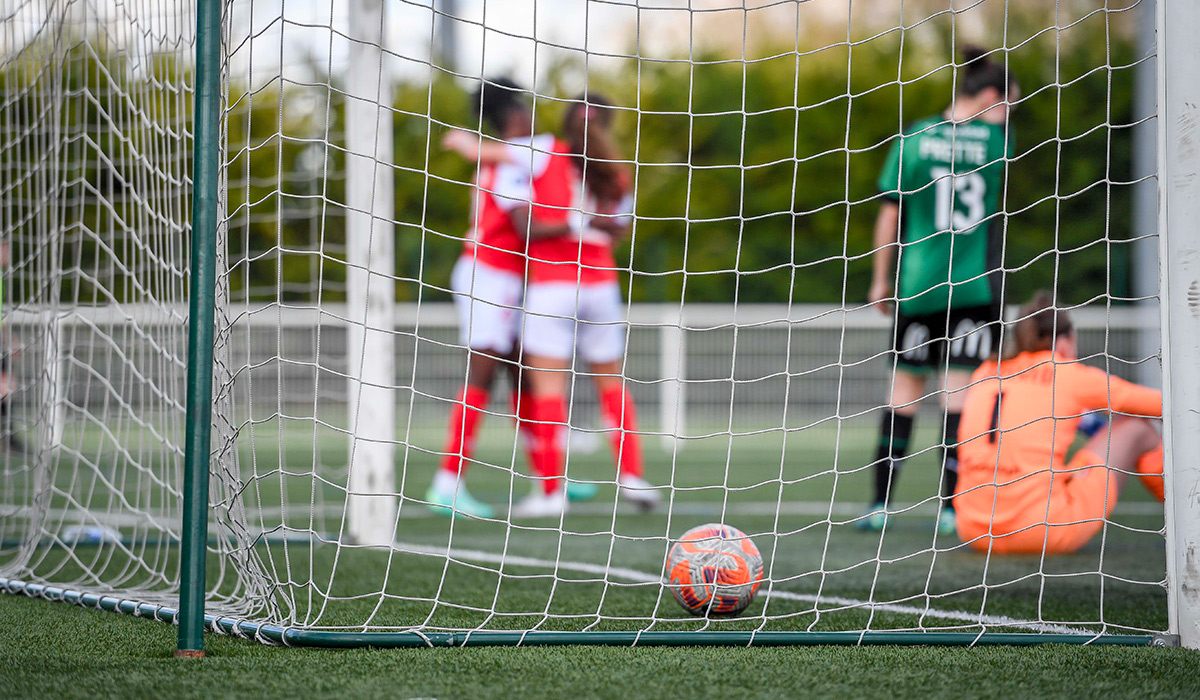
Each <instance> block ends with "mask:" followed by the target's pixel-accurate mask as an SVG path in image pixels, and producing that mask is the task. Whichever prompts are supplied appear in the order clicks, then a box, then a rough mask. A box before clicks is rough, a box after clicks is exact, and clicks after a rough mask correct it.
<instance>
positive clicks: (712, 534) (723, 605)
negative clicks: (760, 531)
mask: <svg viewBox="0 0 1200 700" xmlns="http://www.w3.org/2000/svg"><path fill="white" fill-rule="evenodd" d="M762 566H763V561H762V555H761V554H759V553H758V547H755V546H754V543H753V542H751V541H750V538H749V537H747V536H746V533H744V532H742V531H741V530H739V529H737V528H736V527H730V526H728V525H718V524H713V523H710V524H708V525H701V526H700V527H694V528H692V529H691V530H688V531H687V532H685V533H683V537H681V538H679V541H678V542H676V543H675V546H674V547H671V553H670V554H668V555H667V581H668V583H669V584H670V588H671V593H672V595H674V596H675V600H677V601H679V604H680V605H682V606H683V609H684V610H687V611H688V612H690V613H691V614H693V615H706V616H708V617H733V616H734V615H737V614H738V613H740V612H741V611H743V610H745V609H746V607H747V606H748V605H750V602H751V601H753V600H754V594H755V593H757V592H758V587H759V585H761V584H762Z"/></svg>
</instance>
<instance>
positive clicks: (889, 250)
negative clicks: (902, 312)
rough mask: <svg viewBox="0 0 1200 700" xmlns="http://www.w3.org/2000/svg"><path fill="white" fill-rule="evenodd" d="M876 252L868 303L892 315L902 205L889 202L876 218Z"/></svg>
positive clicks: (872, 265) (873, 258) (886, 202)
mask: <svg viewBox="0 0 1200 700" xmlns="http://www.w3.org/2000/svg"><path fill="white" fill-rule="evenodd" d="M874 240H875V252H874V254H872V256H871V289H870V291H869V292H868V293H867V302H868V303H870V304H878V306H877V307H876V308H878V309H879V311H880V313H883V314H888V313H891V310H892V304H891V302H890V301H889V300H890V299H891V298H892V280H893V279H895V275H896V242H897V241H898V240H900V205H899V204H898V203H897V202H894V201H891V200H887V201H885V202H884V203H883V205H882V206H881V207H879V215H878V216H876V217H875V237H874Z"/></svg>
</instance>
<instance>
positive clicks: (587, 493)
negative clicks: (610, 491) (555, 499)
mask: <svg viewBox="0 0 1200 700" xmlns="http://www.w3.org/2000/svg"><path fill="white" fill-rule="evenodd" d="M599 491H600V489H599V488H598V487H597V486H596V485H595V484H589V483H587V482H583V481H568V482H567V500H568V501H590V500H592V499H593V498H595V497H596V493H597V492H599Z"/></svg>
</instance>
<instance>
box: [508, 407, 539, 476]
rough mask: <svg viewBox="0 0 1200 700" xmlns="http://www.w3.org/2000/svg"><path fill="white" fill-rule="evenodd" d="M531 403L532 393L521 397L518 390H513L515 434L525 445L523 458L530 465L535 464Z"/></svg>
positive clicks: (535, 449) (535, 453)
mask: <svg viewBox="0 0 1200 700" xmlns="http://www.w3.org/2000/svg"><path fill="white" fill-rule="evenodd" d="M533 402H534V398H533V392H526V394H525V395H524V396H522V394H521V392H520V390H519V389H513V391H512V404H511V406H512V414H513V418H514V419H515V420H516V421H517V433H518V434H519V435H520V436H521V442H523V443H524V445H525V458H526V459H527V460H528V464H530V465H533V464H537V439H538V438H537V430H536V429H534V425H533V423H531V422H530V421H532V420H533Z"/></svg>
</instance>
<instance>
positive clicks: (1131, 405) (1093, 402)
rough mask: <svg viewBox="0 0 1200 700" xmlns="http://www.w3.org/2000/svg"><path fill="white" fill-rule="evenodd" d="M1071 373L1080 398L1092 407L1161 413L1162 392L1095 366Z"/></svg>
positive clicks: (1147, 413)
mask: <svg viewBox="0 0 1200 700" xmlns="http://www.w3.org/2000/svg"><path fill="white" fill-rule="evenodd" d="M1080 369H1082V370H1084V371H1082V372H1078V373H1077V375H1078V376H1077V378H1076V375H1072V380H1073V382H1074V383H1075V384H1076V387H1075V389H1076V391H1077V392H1079V394H1080V399H1081V402H1082V403H1083V404H1084V406H1086V407H1087V408H1089V409H1092V410H1109V411H1116V412H1117V413H1127V414H1131V415H1135V416H1150V417H1155V418H1157V417H1161V416H1162V392H1161V391H1159V390H1157V389H1151V388H1149V387H1145V386H1142V385H1140V384H1134V383H1133V382H1129V381H1126V380H1124V379H1121V378H1120V377H1114V376H1112V375H1110V374H1108V373H1106V372H1104V370H1101V369H1098V368H1095V367H1082V366H1080Z"/></svg>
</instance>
